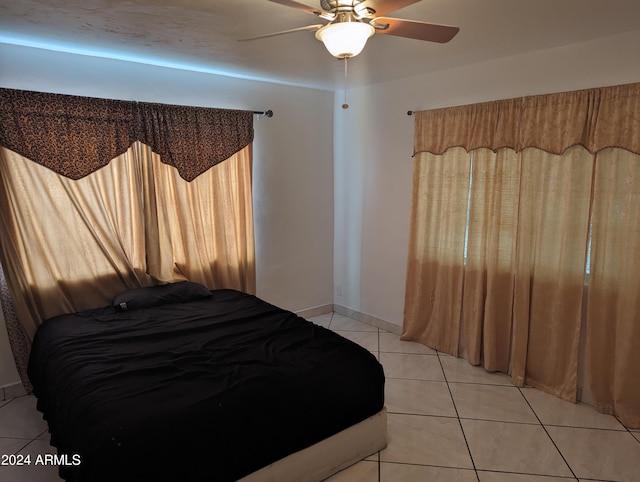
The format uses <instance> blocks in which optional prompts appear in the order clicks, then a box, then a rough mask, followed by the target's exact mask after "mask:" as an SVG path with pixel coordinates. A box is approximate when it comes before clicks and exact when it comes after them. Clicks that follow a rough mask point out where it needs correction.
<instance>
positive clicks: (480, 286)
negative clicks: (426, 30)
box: [402, 84, 640, 427]
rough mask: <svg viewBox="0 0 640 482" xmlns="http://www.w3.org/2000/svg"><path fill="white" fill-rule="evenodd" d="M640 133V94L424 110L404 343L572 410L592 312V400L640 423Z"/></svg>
mask: <svg viewBox="0 0 640 482" xmlns="http://www.w3.org/2000/svg"><path fill="white" fill-rule="evenodd" d="M639 132H640V84H630V85H625V86H616V87H609V88H603V89H590V90H586V91H577V92H569V93H561V94H552V95H546V96H535V97H526V98H522V99H510V100H505V101H497V102H490V103H486V104H477V105H473V106H460V107H454V108H451V109H438V110H434V111H424V112H418V113H417V114H416V122H415V143H414V150H415V153H416V155H415V158H416V159H415V170H414V188H413V192H414V196H413V208H412V218H411V231H410V246H409V260H408V265H407V283H406V298H405V316H404V323H403V335H402V337H403V339H406V340H416V341H420V342H423V343H425V344H428V345H429V346H432V347H434V348H437V349H439V350H443V351H446V352H447V353H450V354H453V355H457V354H458V353H459V352H460V351H462V352H463V353H465V354H466V356H467V357H468V358H469V360H470V362H471V363H473V364H482V365H483V366H484V367H485V368H487V369H488V370H492V371H493V370H499V371H503V372H508V373H510V374H511V376H512V381H513V383H514V384H516V385H519V386H522V385H523V384H525V383H526V384H530V385H532V386H536V387H538V388H540V389H543V390H545V391H547V392H549V393H552V394H554V395H556V396H559V397H561V398H564V399H567V400H571V401H575V400H576V392H577V372H578V346H579V341H580V333H581V326H582V323H583V321H584V319H585V317H586V318H587V319H588V325H587V332H588V333H589V340H588V344H587V346H588V353H587V358H588V360H589V364H590V366H591V367H592V368H591V373H590V376H591V386H592V387H593V395H594V399H595V401H596V405H597V406H598V407H599V408H600V409H601V410H603V411H607V412H609V413H615V414H617V415H618V416H620V417H621V419H622V420H623V422H624V423H625V424H627V425H628V426H631V427H638V426H640V389H639V387H640V386H639V385H638V383H637V380H638V379H639V378H640V377H639V376H638V375H640V374H639V372H638V370H639V367H640V357H638V355H636V353H639V351H638V350H637V347H638V346H640V330H638V325H639V312H638V308H637V300H638V299H640V287H639V284H640V282H639V278H640V275H639V274H638V273H640V266H638V265H637V263H636V261H635V260H636V259H640V258H639V257H638V249H639V246H640V234H639V231H640V228H639V226H638V219H640V212H638V209H639V208H638V205H640V204H639V201H640V199H639V195H638V183H637V182H636V181H637V178H638V173H639V172H640V162H638V154H640V135H639ZM596 158H597V162H595V159H596ZM441 163H445V164H447V167H446V168H440V167H439V166H440V164H441ZM465 163H470V171H471V179H470V182H469V184H468V189H467V190H465V188H464V186H463V185H464V182H459V183H458V184H451V183H449V184H446V182H445V180H446V174H442V173H446V172H448V171H452V172H455V169H456V167H455V166H461V165H464V164H465ZM609 170H612V171H611V172H609ZM462 171H463V169H462V170H461V172H462ZM460 176H462V175H461V174H460ZM463 199H468V202H467V203H466V204H465V203H463V202H462V200H463ZM427 204H430V205H427ZM440 205H444V206H446V207H447V209H446V211H444V215H443V211H442V210H441V209H439V206H440ZM592 211H593V212H592ZM590 216H592V217H591V218H590ZM443 218H446V222H443ZM467 219H468V222H466V221H467ZM463 221H465V222H466V226H467V229H468V231H467V232H466V233H465V232H464V231H463V230H461V228H460V227H459V226H460V223H463ZM590 229H592V231H593V239H592V243H593V246H592V250H591V266H592V269H593V271H592V274H591V285H590V286H589V288H588V290H589V291H588V292H589V295H588V316H587V315H586V314H583V313H582V306H583V297H584V292H585V263H586V257H587V249H588V243H589V236H590ZM465 236H466V237H467V239H468V245H467V246H466V258H465V259H463V257H462V256H460V254H459V252H460V249H459V245H460V243H461V242H462V240H463V239H464V238H465ZM454 237H456V239H453V238H454ZM425 240H427V241H425ZM422 246H427V249H424V248H422ZM434 247H435V248H434ZM436 248H437V249H436ZM452 260H453V264H452ZM441 266H446V270H443V269H442V268H441ZM438 297H442V298H441V299H438ZM440 306H445V307H446V309H440V308H439V307H440ZM434 307H435V308H434ZM594 367H595V368H594Z"/></svg>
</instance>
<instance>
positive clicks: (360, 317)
mask: <svg viewBox="0 0 640 482" xmlns="http://www.w3.org/2000/svg"><path fill="white" fill-rule="evenodd" d="M333 311H334V312H335V313H339V314H341V315H344V316H348V317H349V318H353V319H354V320H357V321H360V322H362V323H366V324H367V325H371V326H375V327H376V328H380V329H381V330H385V331H388V332H390V333H394V334H396V335H400V334H401V333H402V327H401V326H400V325H396V324H395V323H391V322H390V321H387V320H383V319H381V318H376V317H375V316H372V315H368V314H367V313H362V312H361V311H356V310H352V309H351V308H347V307H345V306H342V305H336V304H334V305H333Z"/></svg>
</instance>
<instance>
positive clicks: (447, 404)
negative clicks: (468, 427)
mask: <svg viewBox="0 0 640 482" xmlns="http://www.w3.org/2000/svg"><path fill="white" fill-rule="evenodd" d="M385 405H386V406H387V411H388V412H390V413H407V414H414V415H434V416H440V417H456V416H457V414H456V409H455V407H454V406H453V401H452V400H451V394H450V393H449V388H448V387H447V384H446V383H445V382H430V381H425V380H402V379H397V378H387V380H386V384H385Z"/></svg>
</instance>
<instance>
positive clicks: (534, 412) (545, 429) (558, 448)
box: [517, 387, 578, 480]
mask: <svg viewBox="0 0 640 482" xmlns="http://www.w3.org/2000/svg"><path fill="white" fill-rule="evenodd" d="M517 388H518V390H519V391H520V395H522V398H524V401H525V402H526V403H527V405H529V408H530V409H531V411H532V412H533V414H534V415H535V416H536V418H537V419H538V422H540V426H541V427H542V429H543V430H544V433H546V434H547V437H549V440H551V443H552V444H553V446H554V447H555V448H556V450H557V451H558V453H559V454H560V457H562V460H564V463H565V464H566V465H567V467H568V468H569V470H570V471H571V475H573V477H574V478H575V479H576V480H578V476H577V475H576V473H575V472H574V471H573V469H572V468H571V465H569V462H567V459H566V458H565V456H564V454H563V453H562V451H561V450H560V447H558V445H557V444H556V441H555V440H553V437H551V434H550V433H549V431H548V430H547V427H545V426H544V424H543V423H542V420H540V417H538V414H537V413H536V411H535V410H534V409H533V407H532V406H531V404H530V403H529V400H527V397H525V396H524V393H522V390H521V389H520V387H517Z"/></svg>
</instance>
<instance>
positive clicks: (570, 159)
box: [489, 146, 593, 402]
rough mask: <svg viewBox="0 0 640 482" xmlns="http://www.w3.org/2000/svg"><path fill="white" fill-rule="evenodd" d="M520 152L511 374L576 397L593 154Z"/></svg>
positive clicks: (518, 379)
mask: <svg viewBox="0 0 640 482" xmlns="http://www.w3.org/2000/svg"><path fill="white" fill-rule="evenodd" d="M520 155H521V163H522V164H521V166H522V168H521V179H520V203H519V213H518V232H517V236H516V262H515V266H514V267H515V269H514V275H515V280H514V286H515V288H514V294H513V296H514V306H513V325H512V327H513V335H512V355H511V363H512V367H511V377H512V380H513V381H514V383H515V384H516V385H518V386H522V385H523V384H524V383H526V384H528V385H532V386H535V387H538V388H541V389H543V390H545V391H546V392H549V393H552V394H554V395H556V396H558V397H561V398H564V399H566V400H570V401H573V402H575V401H576V393H577V370H578V341H579V336H580V326H581V316H582V313H581V308H582V297H583V292H584V270H585V260H586V251H587V242H588V234H589V201H590V197H591V178H592V172H593V169H592V167H593V156H592V155H591V154H589V152H588V151H586V149H584V148H583V147H582V146H576V147H572V148H570V149H568V150H567V152H566V153H565V154H564V155H562V156H558V155H554V154H549V153H548V152H544V151H541V150H539V149H533V148H528V149H525V150H524V151H522V152H521V153H520ZM489 321H491V320H489Z"/></svg>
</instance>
